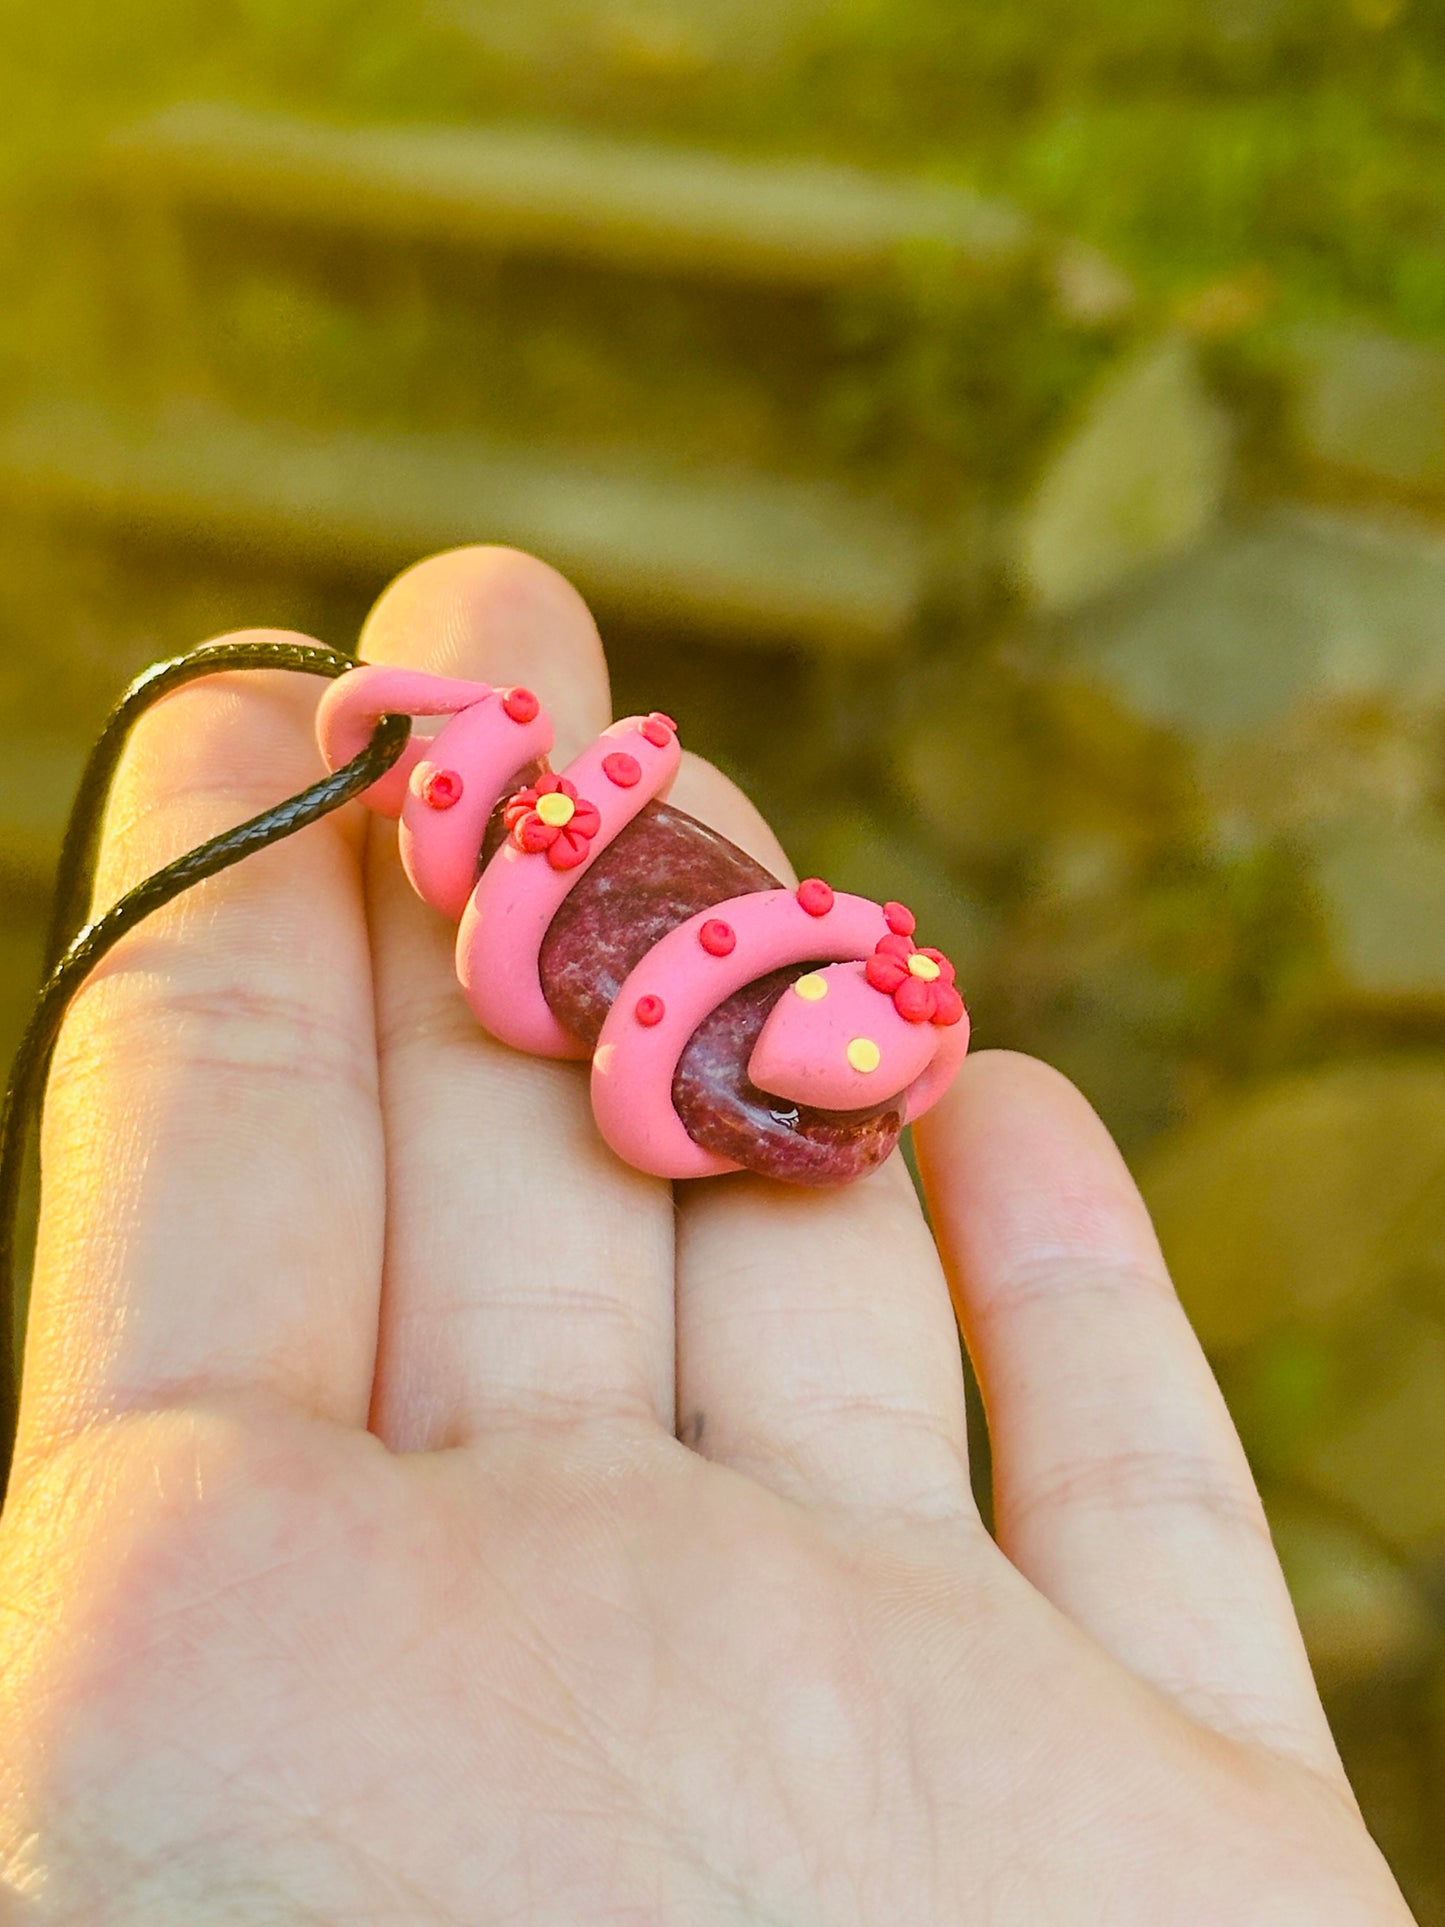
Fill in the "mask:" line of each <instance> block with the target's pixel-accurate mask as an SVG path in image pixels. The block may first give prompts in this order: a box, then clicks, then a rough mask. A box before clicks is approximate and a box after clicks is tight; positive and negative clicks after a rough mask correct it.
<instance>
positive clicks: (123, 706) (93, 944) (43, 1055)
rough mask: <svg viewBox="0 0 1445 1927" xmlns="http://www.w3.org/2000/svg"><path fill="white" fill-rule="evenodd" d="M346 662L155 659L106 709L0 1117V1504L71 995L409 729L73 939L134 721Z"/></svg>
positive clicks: (254, 650) (399, 724)
mask: <svg viewBox="0 0 1445 1927" xmlns="http://www.w3.org/2000/svg"><path fill="white" fill-rule="evenodd" d="M355 667H356V663H355V659H354V658H353V657H351V656H346V655H343V654H341V652H340V651H339V650H335V649H326V648H323V647H322V646H321V645H320V644H306V643H300V642H294V643H293V642H222V643H209V644H207V645H206V646H205V647H203V648H201V649H196V650H193V651H192V652H191V653H190V654H189V655H185V656H177V657H175V658H174V659H173V660H172V661H170V662H163V663H158V664H157V665H156V666H155V668H153V669H149V670H147V671H146V673H145V674H144V675H143V676H141V677H140V678H139V679H138V680H137V681H135V682H134V683H132V684H131V686H130V688H129V689H128V690H127V691H126V693H125V695H124V696H123V697H122V698H121V700H120V702H119V703H118V704H117V706H116V708H115V709H114V710H113V711H112V712H111V715H110V718H109V720H108V721H107V723H106V725H105V728H104V730H103V731H102V733H101V736H100V740H99V741H98V742H97V743H96V745H95V748H94V749H93V750H92V751H91V754H90V758H89V760H88V762H87V763H86V767H85V773H84V775H83V776H82V777H81V780H80V788H79V790H78V791H77V793H76V798H75V803H74V806H73V808H72V810H71V813H70V821H69V824H68V825H67V827H66V832H65V841H64V844H63V845H62V848H61V855H60V865H59V870H58V873H57V877H56V885H55V907H54V911H53V913H52V917H51V924H50V932H49V937H48V940H47V947H46V959H45V962H46V969H47V971H48V973H49V974H48V975H47V977H46V979H45V982H44V983H43V984H42V986H41V988H40V992H39V995H38V996H37V998H36V1000H35V1008H34V1010H33V1012H32V1013H31V1018H30V1022H29V1024H28V1025H27V1026H26V1030H25V1035H24V1037H23V1038H22V1039H21V1043H20V1048H19V1050H18V1051H17V1052H16V1053H15V1061H14V1063H13V1064H12V1066H11V1069H10V1081H9V1083H8V1085H7V1086H6V1090H5V1102H4V1108H3V1110H0V1502H3V1499H4V1493H5V1486H6V1483H7V1482H8V1479H9V1473H10V1462H11V1458H12V1455H13V1453H14V1447H15V1422H16V1408H17V1403H18V1391H19V1386H18V1382H17V1372H16V1363H15V1356H14V1334H15V1324H16V1316H15V1258H16V1248H15V1247H16V1224H17V1219H18V1216H19V1210H20V1189H21V1177H22V1174H23V1171H24V1167H25V1153H26V1149H27V1147H28V1144H29V1141H30V1135H31V1129H32V1126H33V1125H34V1123H35V1120H36V1118H37V1116H38V1114H39V1110H40V1102H41V1097H42V1094H43V1092H44V1089H45V1079H46V1074H47V1072H48V1071H49V1069H50V1059H51V1056H52V1054H53V1052H54V1049H55V1040H56V1038H57V1036H58V1035H59V1033H60V1026H61V1023H62V1022H63V1020H64V1017H65V1013H66V1010H67V1009H68V1007H69V1005H70V1000H71V998H72V997H73V996H74V995H75V992H76V991H77V989H78V988H79V987H80V985H81V983H83V981H84V980H85V978H86V977H87V976H88V975H89V974H90V972H91V971H92V970H93V969H94V968H95V966H96V965H97V964H98V963H99V962H100V960H101V958H102V957H104V956H105V955H106V953H107V952H108V951H109V950H111V949H112V948H113V947H114V946H115V945H116V944H117V943H119V941H120V939H121V938H122V937H123V936H125V934H126V933H127V931H129V930H133V929H134V928H135V926H136V925H137V924H138V923H140V922H141V920H142V919H143V918H145V917H148V916H149V915H150V913H151V912H152V911H153V910H158V909H160V907H161V905H162V904H165V903H169V902H170V901H171V899H172V898H173V897H178V896H179V895H180V894H181V892H182V891H183V890H188V889H189V888H190V887H191V885H192V884H193V883H199V882H201V881H202V879H203V878H205V877H211V876H215V875H216V874H217V873H218V872H219V871H221V870H228V869H229V868H230V867H231V865H232V864H233V863H239V862H240V861H241V860H242V858H243V857H248V856H250V855H252V854H253V852H255V851H256V850H263V849H265V848H266V847H267V846H268V845H269V844H272V843H279V842H280V841H281V839H282V838H283V837H287V836H292V835H294V834H295V832H296V831H297V830H301V829H304V828H305V827H306V826H307V824H308V823H315V822H317V821H318V820H319V819H320V818H321V817H323V816H328V815H330V813H331V812H332V811H333V810H337V809H340V808H341V806H342V804H343V803H347V802H349V801H350V800H351V798H352V797H354V796H359V795H360V794H361V792H362V791H363V790H365V789H369V788H370V786H371V785H372V784H373V783H374V782H375V781H376V780H377V778H378V777H379V776H382V775H384V774H385V772H386V771H387V770H389V769H390V768H391V766H392V764H393V763H395V762H396V761H397V759H398V758H399V757H400V755H401V753H402V751H403V750H404V749H405V748H406V745H407V741H408V738H409V736H410V734H411V721H410V718H408V717H406V716H384V717H383V718H382V719H381V722H380V723H379V724H378V725H377V727H376V729H375V730H374V732H373V733H372V738H371V741H370V742H369V743H368V745H367V746H366V748H365V749H364V750H363V751H362V752H361V754H360V755H359V756H355V757H353V758H352V760H351V761H350V762H349V763H345V764H343V765H342V767H341V768H340V769H338V770H334V771H333V772H332V773H331V775H329V776H326V777H323V778H322V780H321V781H320V782H319V783H313V784H312V785H311V786H310V788H309V789H304V790H302V791H301V792H300V794H299V795H297V796H290V797H287V798H286V800H285V801H284V802H282V803H276V804H274V805H273V806H272V807H271V808H270V809H268V810H263V811H262V812H261V814H260V815H259V816H253V817H251V818H250V819H249V821H247V822H245V823H240V824H238V825H237V826H236V828H235V829H233V830H226V831H224V832H223V833H222V834H221V835H220V836H214V837H212V838H210V840H209V841H208V842H205V843H202V844H200V845H199V846H198V847H197V848H196V849H194V850H190V851H188V852H187V853H186V855H184V856H181V857H177V858H176V860H175V861H174V862H173V863H168V864H167V865H166V866H165V868H164V869H162V870H157V871H156V873H155V875H154V876H151V877H147V878H146V880H145V881H144V882H143V883H139V884H137V885H136V887H135V888H134V889H133V890H128V891H127V892H126V894H125V895H124V896H123V897H122V898H121V899H120V901H119V902H118V903H116V904H114V905H113V906H112V907H111V908H110V909H109V910H107V911H106V912H105V914H104V915H103V916H101V917H97V918H96V919H95V921H94V922H93V923H87V924H85V926H84V927H83V928H82V929H81V930H79V932H78V934H76V935H74V936H71V934H70V933H71V932H72V931H73V930H74V929H75V926H76V925H77V923H79V922H81V920H82V919H83V918H84V916H85V913H86V910H87V908H88V906H89V903H90V893H91V885H92V882H93V879H94V873H95V858H96V851H97V848H98V846H99V842H100V830H101V822H102V818H103V813H104V808H105V799H106V796H107V794H108V792H109V789H110V784H111V779H112V777H113V776H114V774H115V769H116V765H117V763H118V762H119V761H120V756H121V751H122V750H123V749H124V747H125V743H126V738H127V737H128V736H129V734H130V731H131V729H132V728H133V726H134V724H135V722H136V720H137V718H138V717H139V716H140V715H141V713H142V712H143V711H144V710H146V709H148V708H149V707H150V706H151V704H152V703H155V702H158V701H159V700H160V699H161V697H162V696H167V695H169V694H170V693H171V691H172V690H175V689H179V688H180V687H181V686H182V685H183V684H185V683H188V682H194V681H195V680H196V679H197V678H198V677H201V676H213V675H216V674H217V673H218V672H219V671H221V670H224V669H296V670H304V671H306V672H307V673H308V674H310V675H313V676H328V677H333V678H334V677H337V676H342V675H344V674H345V673H346V671H347V670H348V669H354V668H355Z"/></svg>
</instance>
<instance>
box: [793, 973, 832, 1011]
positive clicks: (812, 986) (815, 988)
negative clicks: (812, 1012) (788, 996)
mask: <svg viewBox="0 0 1445 1927" xmlns="http://www.w3.org/2000/svg"><path fill="white" fill-rule="evenodd" d="M793 988H794V990H796V991H797V993H798V995H799V996H800V997H801V998H802V999H803V1001H804V1003H808V1004H816V1003H818V1002H819V1001H820V999H822V998H824V997H826V996H827V994H828V986H827V984H826V983H825V982H824V981H823V979H822V978H821V977H820V976H819V975H818V973H817V971H816V970H810V971H809V972H808V974H807V976H806V977H799V979H798V981H797V982H796V983H795V984H794V985H793Z"/></svg>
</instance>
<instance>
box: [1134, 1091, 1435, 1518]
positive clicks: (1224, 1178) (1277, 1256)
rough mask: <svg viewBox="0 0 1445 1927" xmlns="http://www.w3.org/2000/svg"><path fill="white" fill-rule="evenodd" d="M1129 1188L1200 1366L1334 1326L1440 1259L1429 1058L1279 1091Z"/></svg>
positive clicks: (1239, 1103) (1208, 1126)
mask: <svg viewBox="0 0 1445 1927" xmlns="http://www.w3.org/2000/svg"><path fill="white" fill-rule="evenodd" d="M1142 1182H1143V1186H1144V1192H1145V1196H1146V1198H1147V1199H1148V1201H1149V1205H1150V1208H1151V1210H1152V1211H1153V1214H1154V1220H1155V1223H1156V1225H1157V1227H1158V1230H1159V1234H1160V1238H1161V1241H1162V1243H1163V1246H1164V1251H1165V1254H1166V1256H1167V1257H1168V1259H1169V1262H1170V1265H1171V1267H1172V1269H1173V1273H1174V1278H1175V1282H1176V1284H1177V1286H1178V1288H1179V1293H1180V1296H1181V1298H1182V1299H1183V1301H1184V1304H1185V1306H1186V1308H1187V1310H1188V1312H1189V1314H1190V1317H1191V1319H1192V1320H1193V1322H1194V1325H1195V1329H1196V1330H1197V1331H1198V1333H1199V1335H1200V1338H1201V1339H1202V1340H1203V1342H1204V1344H1205V1346H1206V1347H1207V1348H1208V1349H1209V1350H1210V1351H1211V1352H1213V1353H1215V1354H1216V1355H1227V1354H1230V1353H1234V1352H1237V1351H1239V1350H1240V1349H1241V1348H1243V1347H1244V1346H1246V1345H1250V1344H1252V1343H1254V1342H1256V1341H1258V1340H1260V1339H1263V1338H1265V1337H1268V1336H1269V1335H1270V1334H1272V1333H1276V1332H1279V1331H1281V1330H1282V1329H1285V1328H1287V1327H1290V1326H1292V1325H1297V1324H1305V1325H1309V1324H1311V1323H1321V1324H1325V1325H1337V1324H1338V1323H1339V1322H1340V1321H1342V1320H1343V1319H1344V1318H1346V1317H1347V1316H1348V1315H1350V1314H1352V1313H1355V1312H1357V1311H1359V1310H1360V1309H1361V1308H1362V1307H1364V1306H1367V1305H1369V1304H1371V1303H1374V1302H1377V1301H1379V1300H1381V1299H1382V1298H1384V1297H1385V1296H1386V1294H1388V1293H1389V1292H1390V1291H1391V1290H1392V1289H1393V1288H1395V1287H1396V1286H1398V1285H1399V1284H1400V1282H1401V1281H1402V1279H1405V1278H1407V1277H1409V1276H1412V1275H1414V1274H1416V1273H1418V1272H1420V1271H1421V1270H1424V1269H1427V1268H1438V1266H1439V1264H1440V1260H1441V1254H1442V1252H1445V1058H1441V1057H1438V1056H1435V1057H1428V1058H1421V1059H1418V1060H1413V1061H1412V1060H1409V1059H1405V1058H1399V1059H1395V1058H1389V1059H1384V1060H1364V1061H1352V1062H1346V1063H1342V1064H1337V1065H1334V1066H1331V1067H1329V1068H1327V1069H1324V1070H1319V1071H1311V1072H1307V1073H1303V1074H1299V1075H1294V1076H1290V1077H1286V1078H1281V1079H1279V1080H1278V1081H1275V1082H1272V1083H1270V1084H1267V1085H1265V1086H1263V1087H1262V1088H1260V1089H1257V1090H1254V1091H1251V1092H1249V1093H1247V1094H1245V1095H1244V1096H1242V1097H1237V1098H1235V1099H1233V1100H1232V1101H1231V1102H1229V1103H1228V1104H1227V1105H1225V1106H1222V1107H1221V1108H1219V1109H1217V1110H1214V1111H1212V1112H1211V1113H1209V1114H1207V1115H1204V1116H1201V1117H1200V1118H1199V1119H1198V1120H1196V1121H1194V1122H1192V1123H1190V1124H1188V1125H1186V1126H1185V1127H1184V1128H1182V1129H1180V1130H1178V1131H1176V1132H1175V1133H1173V1134H1172V1135H1171V1136H1170V1137H1169V1138H1167V1139H1166V1140H1165V1141H1164V1142H1163V1143H1161V1144H1160V1145H1159V1147H1158V1148H1157V1150H1156V1152H1155V1153H1154V1154H1153V1156H1152V1157H1151V1158H1150V1160H1149V1161H1148V1163H1147V1165H1146V1167H1145V1169H1144V1171H1143V1173H1142ZM1442 1397H1445V1386H1442ZM1442 1411H1445V1405H1442ZM1441 1469H1442V1470H1445V1466H1442V1468H1441ZM1440 1485H1441V1491H1442V1495H1445V1477H1442V1478H1441V1479H1440Z"/></svg>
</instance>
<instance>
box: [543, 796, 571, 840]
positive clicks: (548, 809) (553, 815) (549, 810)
mask: <svg viewBox="0 0 1445 1927" xmlns="http://www.w3.org/2000/svg"><path fill="white" fill-rule="evenodd" d="M576 810H577V805H576V804H575V803H574V802H573V801H572V798H571V797H570V796H564V795H563V794H562V792H561V791H560V790H549V791H548V792H547V794H546V795H545V796H539V797H538V798H537V814H538V816H540V817H541V819H542V821H543V822H544V823H550V824H551V825H552V827H553V829H556V830H564V829H566V827H567V825H568V824H569V823H570V822H571V821H572V818H573V816H574V815H575V814H576Z"/></svg>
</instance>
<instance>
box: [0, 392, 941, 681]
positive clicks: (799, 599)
mask: <svg viewBox="0 0 1445 1927" xmlns="http://www.w3.org/2000/svg"><path fill="white" fill-rule="evenodd" d="M0 497H8V498H9V500H10V501H11V503H12V504H13V506H14V508H15V509H16V510H18V511H20V512H23V513H27V514H29V513H35V512H40V513H42V514H44V513H59V514H62V515H75V516H79V517H82V518H87V519H88V518H98V519H102V520H107V521H110V522H112V523H113V524H119V525H121V526H125V525H130V526H135V527H141V528H145V529H148V530H152V531H155V532H158V533H160V534H161V535H163V536H164V537H166V538H167V539H171V540H176V541H181V542H187V541H200V542H206V543H210V544H213V545H214V544H218V543H219V544H221V545H224V546H226V547H228V548H230V549H232V550H234V551H239V552H244V553H249V554H256V553H257V552H259V553H261V554H263V555H266V556H268V557H277V558H285V559H294V560H296V561H299V562H300V563H302V564H303V565H305V566H307V567H309V568H313V569H320V570H323V571H325V570H332V571H335V572H337V573H341V574H346V575H351V576H356V575H362V576H364V577H365V578H367V579H368V580H369V579H371V578H374V577H375V576H376V574H377V572H378V571H379V570H382V569H390V568H394V567H401V566H404V565H405V564H406V563H408V562H410V561H413V560H415V559H416V558H417V557H419V556H421V555H424V554H426V553H427V552H428V551H430V550H433V549H438V548H447V547H451V546H453V545H455V544H458V543H465V542H505V543H510V544H513V545H515V546H517V547H520V548H525V549H530V550H532V551H534V552H535V553H536V554H538V555H540V556H542V557H544V558H545V559H546V560H547V561H549V562H551V563H553V564H554V565H555V566H556V567H557V568H559V569H561V570H562V571H563V572H564V573H565V574H567V575H569V576H570V577H572V579H573V580H574V581H575V582H576V584H577V586H578V587H579V589H581V591H582V593H583V594H584V595H586V596H588V597H589V598H591V599H593V600H595V602H596V603H597V605H598V607H599V608H600V609H601V610H603V611H604V612H606V611H617V610H625V611H626V613H627V614H628V615H629V617H634V618H641V619H643V620H645V621H657V622H672V623H676V624H677V625H678V627H679V628H683V627H688V628H693V629H701V630H704V631H706V632H708V633H710V634H714V635H716V636H718V637H719V639H724V640H726V639H731V640H736V641H743V642H761V643H764V644H768V645H772V646H778V645H787V646H801V647H804V648H808V649H813V650H818V651H824V652H833V651H842V652H845V653H853V654H870V653H875V652H881V651H883V650H886V649H887V648H888V647H889V646H890V645H892V644H893V643H894V642H895V641H896V640H897V638H898V637H899V636H900V634H901V633H902V632H903V631H904V630H905V629H906V628H907V626H908V624H909V621H910V619H911V618H912V616H913V613H914V611H915V609H916V608H917V606H918V603H919V601H920V598H921V596H922V594H923V587H924V577H925V561H924V551H923V541H922V537H921V536H920V534H919V532H918V531H917V529H916V528H914V527H913V526H912V525H911V524H910V523H909V522H907V521H906V520H904V519H902V518H900V517H898V516H897V515H896V514H894V513H893V512H891V511H889V510H887V509H885V508H880V507H878V506H876V505H873V504H868V503H861V502H859V501H857V500H856V499H855V498H853V497H852V496H849V495H846V494H844V493H842V492H841V491H839V490H837V489H834V488H831V487H829V486H827V485H826V484H823V483H817V484H814V483H797V482H779V481H774V480H761V479H758V478H743V479H732V478H728V479H723V480H715V479H704V478H700V477H696V476H676V477H674V476H668V475H665V474H660V473H658V472H656V471H648V470H642V469H637V470H632V469H618V468H611V469H607V468H603V467H600V466H598V467H593V466H590V465H586V464H584V463H582V462H580V461H579V462H576V463H568V462H566V461H565V460H563V459H562V458H560V457H542V456H539V455H536V454H535V453H532V452H529V451H519V450H516V449H514V448H508V447H502V446H493V445H490V444H486V443H483V442H481V441H477V440H473V439H471V438H465V439H463V438H451V437H443V436H395V437H391V438H389V439H388V438H382V437H377V436H365V435H358V434H354V433H336V434H328V435H320V434H308V433H305V432H303V431H301V430H298V429H296V428H294V427H290V426H286V425H278V424H266V425H262V424H259V423H256V422H251V421H247V420H243V419H241V418H240V417H238V416H235V415H229V414H223V413H221V412H220V411H218V410H215V409H211V408H202V407H200V406H198V405H186V406H175V407H172V408H170V409H169V410H166V411H162V412H159V413H153V414H146V415H140V414H127V413H122V412H120V411H118V410H114V409H108V408H105V407H102V406H99V405H97V404H94V403H89V402H81V401H75V400H70V401H65V402H54V403H47V404H35V405H32V406H30V407H29V408H27V409H24V410H22V411H20V412H19V413H18V414H16V415H14V416H12V417H11V418H10V419H9V421H7V422H3V423H0Z"/></svg>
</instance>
